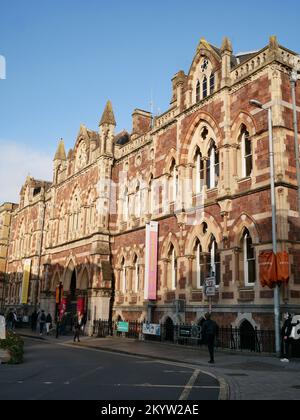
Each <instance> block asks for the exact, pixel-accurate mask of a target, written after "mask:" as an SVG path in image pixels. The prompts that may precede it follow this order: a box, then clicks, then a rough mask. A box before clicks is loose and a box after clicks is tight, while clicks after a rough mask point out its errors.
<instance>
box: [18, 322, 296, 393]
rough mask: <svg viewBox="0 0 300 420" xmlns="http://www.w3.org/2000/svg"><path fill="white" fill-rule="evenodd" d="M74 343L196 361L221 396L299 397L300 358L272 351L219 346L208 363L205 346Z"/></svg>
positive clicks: (112, 340)
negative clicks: (286, 360)
mask: <svg viewBox="0 0 300 420" xmlns="http://www.w3.org/2000/svg"><path fill="white" fill-rule="evenodd" d="M17 333H18V334H20V335H22V336H25V337H30V338H35V339H39V340H46V341H50V342H53V343H56V344H61V345H64V346H74V343H73V340H72V339H71V338H72V337H70V336H63V337H59V338H58V339H56V338H55V337H53V336H51V335H50V336H42V337H40V336H39V335H37V334H35V333H32V332H31V331H29V330H17ZM75 345H76V346H77V347H84V348H91V349H93V350H99V351H108V352H115V353H119V354H130V355H135V356H140V357H147V358H151V359H158V360H165V361H169V362H174V363H176V364H178V363H179V364H182V365H189V366H191V365H193V366H195V367H196V368H198V369H199V367H200V369H201V370H202V371H204V372H208V373H210V374H211V375H213V376H214V377H216V378H217V379H218V381H219V383H220V388H221V393H220V398H219V399H221V400H300V359H295V360H291V361H290V363H282V362H281V361H280V360H279V359H278V358H277V357H275V356H273V355H266V354H262V355H261V354H254V353H244V352H243V353H242V352H240V353H237V352H236V353H233V352H229V351H225V350H218V349H217V350H216V353H215V361H216V363H215V365H209V364H208V359H209V356H208V352H207V350H206V348H205V347H204V348H202V347H201V348H199V347H197V348H195V347H188V346H181V345H175V344H168V343H159V342H152V341H142V340H134V339H128V338H123V337H107V338H95V337H81V342H80V343H76V344H75Z"/></svg>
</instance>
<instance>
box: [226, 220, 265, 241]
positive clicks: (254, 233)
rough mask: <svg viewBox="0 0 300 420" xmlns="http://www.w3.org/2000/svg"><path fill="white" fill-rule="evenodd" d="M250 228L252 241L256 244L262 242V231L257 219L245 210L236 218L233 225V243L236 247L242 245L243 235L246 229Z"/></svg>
mask: <svg viewBox="0 0 300 420" xmlns="http://www.w3.org/2000/svg"><path fill="white" fill-rule="evenodd" d="M245 228H246V229H248V231H249V233H250V235H251V238H252V241H253V242H254V243H256V244H258V243H260V237H261V234H260V231H259V227H258V225H257V223H256V221H255V220H254V219H253V218H252V217H251V216H249V215H248V214H247V213H245V212H243V213H241V214H240V216H239V217H238V218H237V219H236V220H235V222H234V223H233V225H232V227H231V234H232V238H233V245H234V246H235V247H239V246H240V242H241V240H242V237H243V231H244V229H245Z"/></svg>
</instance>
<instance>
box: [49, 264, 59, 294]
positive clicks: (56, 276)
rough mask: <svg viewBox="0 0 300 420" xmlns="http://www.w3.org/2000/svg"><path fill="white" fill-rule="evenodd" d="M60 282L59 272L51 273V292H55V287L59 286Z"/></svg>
mask: <svg viewBox="0 0 300 420" xmlns="http://www.w3.org/2000/svg"><path fill="white" fill-rule="evenodd" d="M60 281H61V279H60V273H59V270H58V269H56V270H55V272H54V273H53V276H52V280H51V286H50V290H51V292H55V290H56V287H57V286H59V283H60Z"/></svg>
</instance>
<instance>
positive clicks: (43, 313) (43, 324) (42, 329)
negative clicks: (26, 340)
mask: <svg viewBox="0 0 300 420" xmlns="http://www.w3.org/2000/svg"><path fill="white" fill-rule="evenodd" d="M45 324H46V315H45V311H44V310H42V312H41V316H40V335H42V334H43V332H44V327H45Z"/></svg>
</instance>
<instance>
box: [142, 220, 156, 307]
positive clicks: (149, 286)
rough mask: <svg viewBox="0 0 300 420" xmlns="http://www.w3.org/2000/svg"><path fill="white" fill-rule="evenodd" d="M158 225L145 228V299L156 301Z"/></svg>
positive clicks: (151, 224) (154, 223)
mask: <svg viewBox="0 0 300 420" xmlns="http://www.w3.org/2000/svg"><path fill="white" fill-rule="evenodd" d="M157 250H158V223H157V222H151V223H150V224H149V225H147V226H146V262H145V299H148V300H156V299H157Z"/></svg>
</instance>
